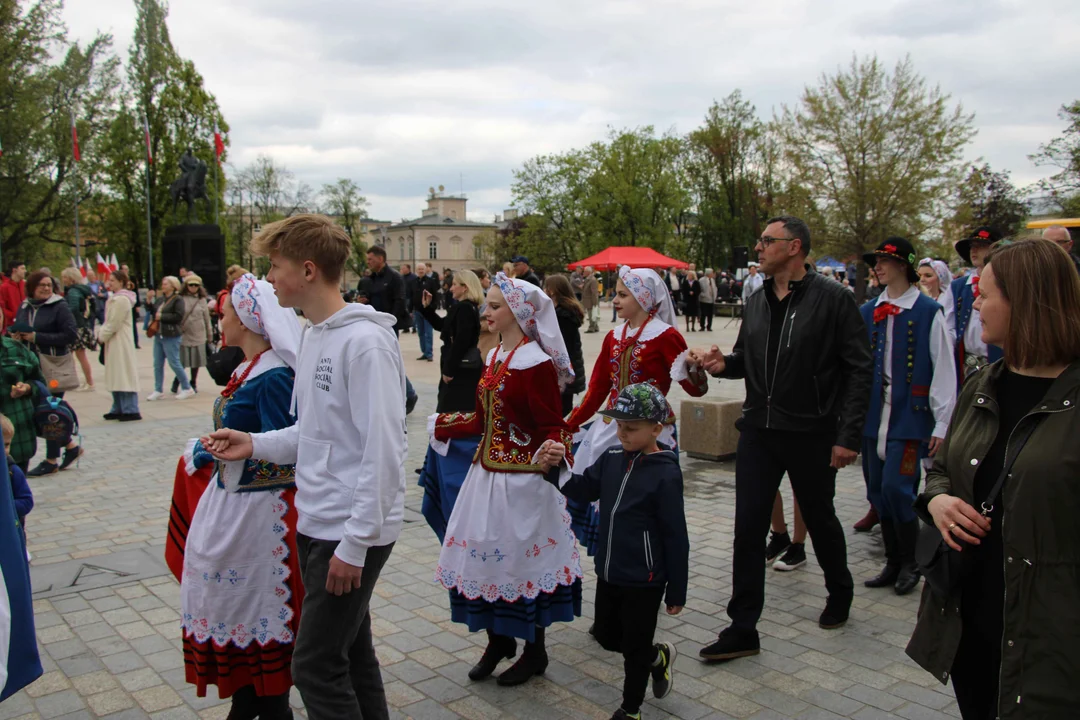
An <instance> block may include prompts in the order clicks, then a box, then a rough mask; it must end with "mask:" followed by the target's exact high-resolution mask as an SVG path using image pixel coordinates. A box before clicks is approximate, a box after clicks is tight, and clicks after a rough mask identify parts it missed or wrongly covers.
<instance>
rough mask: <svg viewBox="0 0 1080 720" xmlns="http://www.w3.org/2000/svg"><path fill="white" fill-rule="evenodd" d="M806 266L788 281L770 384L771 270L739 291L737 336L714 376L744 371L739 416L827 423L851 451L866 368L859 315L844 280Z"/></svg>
mask: <svg viewBox="0 0 1080 720" xmlns="http://www.w3.org/2000/svg"><path fill="white" fill-rule="evenodd" d="M806 269H807V272H806V276H805V277H804V278H803V279H802V280H799V281H797V282H792V283H791V292H792V295H791V301H790V302H789V303H788V309H787V312H786V313H785V316H784V322H783V326H782V327H781V328H780V346H779V351H778V352H777V355H776V357H775V358H774V360H773V362H775V364H776V367H775V372H774V373H772V375H773V383H772V387H769V385H768V383H767V381H766V375H767V374H768V373H767V372H766V367H765V362H766V354H767V352H768V345H769V333H770V332H771V323H770V319H771V314H770V308H769V302H768V300H767V299H766V296H765V293H771V292H773V280H772V278H769V279H768V280H766V281H765V283H764V284H763V285H762V287H761V288H760V289H758V291H757V292H755V293H753V294H752V295H751V296H750V297H749V298H747V301H746V306H745V307H744V308H743V321H742V326H741V327H740V328H739V339H738V340H736V341H735V347H734V349H733V350H732V353H731V354H730V355H727V356H725V358H724V361H725V368H724V372H722V373H720V374H719V375H717V377H721V378H729V379H742V378H745V379H746V401H745V402H744V403H743V416H742V420H741V422H746V423H749V424H750V425H751V426H752V427H756V428H764V429H772V430H793V431H798V432H807V431H828V432H832V431H835V432H836V443H835V444H837V445H840V446H842V447H845V448H847V449H848V450H855V451H858V450H859V449H860V448H861V446H862V430H863V422H864V421H865V419H866V412H867V410H868V409H869V407H870V388H871V385H872V384H873V370H874V365H873V357H872V356H871V354H870V340H869V337H868V336H867V332H866V323H864V322H863V319H862V315H861V314H860V313H859V308H858V306H857V305H856V304H855V298H854V297H853V294H852V293H851V292H849V291H848V290H847V288H845V287H844V286H843V285H841V284H840V283H838V282H835V281H833V280H830V279H828V278H826V277H823V276H821V275H819V274H818V273H816V272H815V271H814V270H813V268H811V267H810V266H809V265H807V266H806Z"/></svg>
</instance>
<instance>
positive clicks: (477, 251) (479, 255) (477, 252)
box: [473, 243, 484, 260]
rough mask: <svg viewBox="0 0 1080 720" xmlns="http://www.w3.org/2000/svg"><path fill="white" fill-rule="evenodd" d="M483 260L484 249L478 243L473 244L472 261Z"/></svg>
mask: <svg viewBox="0 0 1080 720" xmlns="http://www.w3.org/2000/svg"><path fill="white" fill-rule="evenodd" d="M483 259H484V247H483V245H481V244H480V243H473V260H483Z"/></svg>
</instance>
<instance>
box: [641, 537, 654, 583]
mask: <svg viewBox="0 0 1080 720" xmlns="http://www.w3.org/2000/svg"><path fill="white" fill-rule="evenodd" d="M642 534H643V535H644V537H645V567H647V568H648V569H649V576H650V579H651V577H652V571H653V554H652V539H651V538H650V537H649V531H648V530H646V531H645V532H644V533H642Z"/></svg>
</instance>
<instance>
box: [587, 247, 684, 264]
mask: <svg viewBox="0 0 1080 720" xmlns="http://www.w3.org/2000/svg"><path fill="white" fill-rule="evenodd" d="M620 265H629V266H630V267H632V268H652V269H653V270H659V269H667V268H678V269H680V270H685V269H687V268H688V267H690V266H689V265H687V264H686V263H684V262H683V261H682V260H676V259H675V258H669V257H668V256H667V255H663V254H661V253H658V252H656V251H655V250H653V249H652V248H647V247H634V246H630V247H609V248H607V249H606V250H602V251H600V252H598V253H596V254H595V255H593V256H592V257H587V258H585V259H584V260H578V261H577V262H575V263H570V264H569V265H567V266H566V267H567V268H568V269H570V270H577V269H578V268H579V267H592V268H594V269H596V270H618V269H619V266H620Z"/></svg>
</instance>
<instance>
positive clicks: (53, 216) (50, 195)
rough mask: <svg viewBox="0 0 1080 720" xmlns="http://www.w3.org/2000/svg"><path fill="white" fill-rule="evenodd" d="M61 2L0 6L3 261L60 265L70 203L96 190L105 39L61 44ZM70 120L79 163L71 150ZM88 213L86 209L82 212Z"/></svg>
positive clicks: (70, 236)
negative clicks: (14, 258) (16, 259)
mask: <svg viewBox="0 0 1080 720" xmlns="http://www.w3.org/2000/svg"><path fill="white" fill-rule="evenodd" d="M61 7H62V6H61V3H60V2H59V0H40V1H39V2H32V3H20V2H18V0H0V138H2V139H3V141H4V154H3V159H2V160H0V232H2V238H3V242H2V245H0V249H2V251H3V254H4V257H5V258H8V257H11V256H12V255H13V254H17V255H18V256H19V258H20V259H24V260H27V261H29V262H34V263H36V262H39V261H42V260H47V261H50V262H53V263H57V262H59V263H61V264H67V256H68V255H70V254H72V251H73V249H74V232H73V225H74V215H75V203H76V200H78V201H79V202H80V203H83V202H86V201H89V200H90V199H91V198H93V197H94V195H95V194H96V193H97V192H98V189H99V187H100V184H101V181H102V166H103V162H102V158H101V148H100V147H99V145H100V142H101V139H102V136H103V135H104V134H105V132H106V130H107V128H108V126H109V124H110V122H111V121H112V118H113V116H114V114H115V110H114V106H115V100H116V90H117V85H118V61H117V60H116V58H115V57H113V56H112V54H111V46H112V38H111V37H110V36H109V35H102V34H98V35H96V36H95V37H94V38H93V39H92V40H91V41H90V42H89V43H88V44H86V45H85V46H83V45H79V44H78V43H72V42H70V41H69V40H68V37H67V31H66V29H65V28H64V26H63V24H62V23H61V20H60V12H61ZM72 117H74V118H75V122H76V126H77V128H78V134H79V144H80V149H81V155H82V162H80V163H76V162H75V159H74V153H73V148H72V137H71V119H72ZM83 209H84V210H88V208H85V207H84V208H83Z"/></svg>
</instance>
